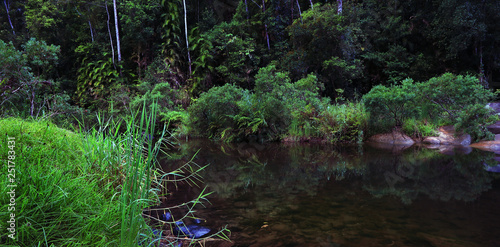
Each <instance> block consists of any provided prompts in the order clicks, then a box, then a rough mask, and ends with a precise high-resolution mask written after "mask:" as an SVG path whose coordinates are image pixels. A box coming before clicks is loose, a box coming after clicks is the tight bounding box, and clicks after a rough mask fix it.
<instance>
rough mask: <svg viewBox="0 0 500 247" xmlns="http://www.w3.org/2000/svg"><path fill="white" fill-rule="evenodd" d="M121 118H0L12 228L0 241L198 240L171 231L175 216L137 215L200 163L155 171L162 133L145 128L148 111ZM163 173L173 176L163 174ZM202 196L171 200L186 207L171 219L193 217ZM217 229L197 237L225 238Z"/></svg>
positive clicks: (2, 205) (5, 208) (150, 119)
mask: <svg viewBox="0 0 500 247" xmlns="http://www.w3.org/2000/svg"><path fill="white" fill-rule="evenodd" d="M153 110H154V109H153ZM129 119H130V120H128V121H126V122H113V121H112V120H109V121H106V122H102V121H100V118H99V117H98V122H99V124H98V125H97V126H96V128H92V129H90V130H88V131H84V130H80V131H79V132H78V133H75V132H72V131H68V130H65V129H61V128H59V127H57V126H55V125H54V124H52V123H51V122H48V121H35V120H31V121H30V120H22V119H19V118H5V119H0V137H1V139H2V140H1V142H0V160H1V161H2V164H5V165H3V166H2V167H1V168H0V171H1V174H2V175H1V176H0V187H1V188H2V189H1V195H0V221H1V222H9V221H11V219H13V220H14V221H13V222H12V223H13V224H12V229H13V230H12V232H9V231H5V228H2V229H4V230H3V231H2V232H0V244H1V246H121V247H123V246H138V244H139V243H141V244H142V245H143V246H158V245H159V244H160V243H161V244H163V246H165V245H168V246H173V245H174V244H177V243H178V242H179V241H182V242H189V243H196V242H197V241H202V240H204V238H201V237H198V239H186V238H184V237H178V236H176V235H172V231H171V227H170V225H173V226H177V224H179V223H178V222H174V221H172V222H162V221H160V220H159V219H155V218H153V217H151V216H148V217H146V218H144V216H145V215H144V214H143V212H144V210H145V209H146V208H149V207H150V206H152V205H157V204H158V202H159V199H158V197H159V196H161V194H162V193H167V191H165V188H166V187H167V185H166V184H167V183H171V182H174V183H175V182H176V181H179V180H186V181H190V179H193V177H196V178H197V179H198V180H199V179H200V177H199V176H198V175H197V172H198V171H199V170H200V169H203V168H200V169H198V170H193V167H192V164H186V165H185V166H182V167H181V168H179V169H178V170H174V171H171V172H167V173H165V172H162V171H160V170H157V168H156V167H155V164H156V156H157V154H158V152H159V150H160V146H161V144H162V143H163V141H162V140H163V135H159V136H158V135H156V136H155V137H153V135H151V134H149V133H153V132H154V129H155V126H154V122H155V121H154V114H151V115H147V114H146V113H145V111H142V113H141V114H138V115H135V116H130V118H129ZM123 130H124V131H123ZM163 133H165V132H163ZM153 138H155V142H153ZM9 161H10V163H9ZM171 175H172V176H175V177H176V178H177V179H178V180H177V179H174V180H168V179H166V178H167V177H169V176H171ZM206 195H208V194H207V193H203V192H202V193H201V194H200V195H199V196H198V197H197V198H195V199H193V200H192V201H189V202H185V203H184V204H182V205H178V206H176V207H175V208H182V207H185V208H187V209H188V210H187V212H188V213H187V214H186V215H185V216H183V217H182V218H180V219H177V221H178V220H182V219H184V218H195V217H196V216H195V215H194V214H193V213H194V212H195V211H194V209H195V206H196V205H197V204H200V203H201V202H202V201H205V200H206V198H205V197H206ZM156 210H161V211H169V210H171V209H169V208H164V209H156ZM11 213H12V215H11ZM159 223H162V225H161V226H160V225H159ZM9 224H10V223H9ZM152 225H155V227H157V228H156V229H155V230H153V229H152V228H151V226H152ZM2 226H3V225H2ZM225 231H227V230H226V229H225V228H222V230H220V231H216V232H215V233H212V234H211V235H209V236H207V237H205V238H214V237H216V238H218V237H219V238H223V239H226V240H228V238H227V236H226V235H225V234H224V232H225ZM212 232H213V231H212ZM153 233H155V234H156V235H155V234H153ZM154 235H155V236H154ZM148 239H149V240H148ZM176 246H177V245H176Z"/></svg>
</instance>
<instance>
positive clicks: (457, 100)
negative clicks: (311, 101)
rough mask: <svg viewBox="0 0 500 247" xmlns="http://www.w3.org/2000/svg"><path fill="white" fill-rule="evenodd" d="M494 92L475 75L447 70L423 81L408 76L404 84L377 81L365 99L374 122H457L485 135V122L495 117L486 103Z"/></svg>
mask: <svg viewBox="0 0 500 247" xmlns="http://www.w3.org/2000/svg"><path fill="white" fill-rule="evenodd" d="M494 96H495V94H494V93H493V92H491V91H489V90H487V89H485V88H484V87H483V86H482V85H480V84H479V80H478V79H477V78H475V77H472V76H461V75H459V76H457V75H453V74H451V73H446V74H443V75H442V76H439V77H434V78H431V79H429V80H428V81H426V82H421V83H414V82H413V80H411V79H406V80H404V81H403V82H402V83H401V85H393V86H390V87H386V86H383V85H378V86H375V87H374V88H373V89H372V90H371V91H370V92H369V93H368V94H366V95H364V96H363V99H364V101H365V104H366V107H367V109H368V111H369V112H370V114H371V121H372V122H373V123H375V125H376V124H382V125H383V124H385V125H390V126H398V127H401V126H402V125H403V124H404V123H405V122H406V121H407V120H408V119H412V118H416V119H417V120H423V121H424V122H426V121H431V122H432V123H433V124H443V123H447V124H449V123H451V124H455V125H456V127H457V128H458V129H463V130H466V131H468V132H469V133H470V134H471V135H473V137H476V138H482V137H486V136H488V134H487V130H486V128H485V127H484V126H486V125H487V124H489V123H491V122H492V121H493V120H492V119H493V118H492V113H491V112H489V111H488V110H487V109H486V108H485V106H486V103H488V102H489V101H490V100H492V99H493V98H494ZM412 121H415V119H413V120H412ZM479 126H483V127H479ZM478 128H479V129H478Z"/></svg>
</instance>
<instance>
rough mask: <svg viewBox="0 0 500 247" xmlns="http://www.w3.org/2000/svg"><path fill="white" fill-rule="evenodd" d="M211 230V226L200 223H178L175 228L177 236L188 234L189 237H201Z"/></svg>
mask: <svg viewBox="0 0 500 247" xmlns="http://www.w3.org/2000/svg"><path fill="white" fill-rule="evenodd" d="M209 232H210V228H208V227H204V226H199V225H184V223H181V224H178V225H177V227H175V228H174V234H175V235H177V236H186V237H188V238H201V237H203V236H205V235H206V234H208V233H209Z"/></svg>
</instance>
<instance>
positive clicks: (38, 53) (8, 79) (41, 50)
mask: <svg viewBox="0 0 500 247" xmlns="http://www.w3.org/2000/svg"><path fill="white" fill-rule="evenodd" d="M23 48H24V49H23V50H22V51H20V50H17V49H16V48H15V47H14V45H13V44H12V42H10V43H5V42H3V41H2V40H0V54H3V55H2V56H0V64H2V68H1V70H0V82H1V84H0V86H1V87H2V89H3V90H2V91H3V92H2V94H0V97H1V99H0V100H1V102H0V106H2V105H3V104H4V103H6V102H8V101H10V100H11V99H13V98H14V97H17V100H19V101H21V102H22V101H23V100H24V99H28V101H29V112H30V115H31V116H34V114H35V108H36V107H37V106H36V103H37V102H36V93H37V90H38V89H40V88H41V87H43V86H47V85H51V82H50V81H48V80H47V78H44V75H46V74H48V70H50V69H51V66H52V65H54V64H55V63H56V62H57V60H58V53H59V52H60V48H59V46H55V45H47V44H46V43H45V42H44V41H37V40H36V39H35V38H31V39H30V40H29V41H28V42H26V44H24V45H23ZM21 104H22V103H21Z"/></svg>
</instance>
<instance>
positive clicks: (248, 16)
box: [245, 0, 250, 20]
mask: <svg viewBox="0 0 500 247" xmlns="http://www.w3.org/2000/svg"><path fill="white" fill-rule="evenodd" d="M245 9H246V11H247V20H248V18H250V14H249V13H248V5H247V0H245Z"/></svg>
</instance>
